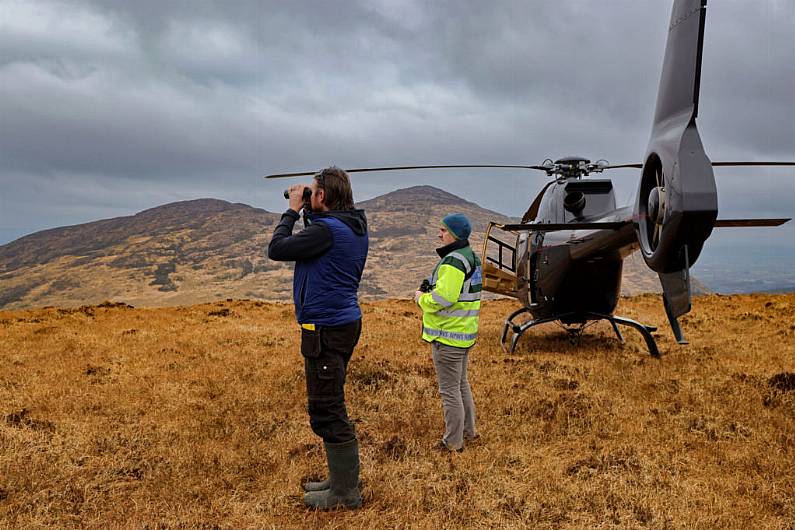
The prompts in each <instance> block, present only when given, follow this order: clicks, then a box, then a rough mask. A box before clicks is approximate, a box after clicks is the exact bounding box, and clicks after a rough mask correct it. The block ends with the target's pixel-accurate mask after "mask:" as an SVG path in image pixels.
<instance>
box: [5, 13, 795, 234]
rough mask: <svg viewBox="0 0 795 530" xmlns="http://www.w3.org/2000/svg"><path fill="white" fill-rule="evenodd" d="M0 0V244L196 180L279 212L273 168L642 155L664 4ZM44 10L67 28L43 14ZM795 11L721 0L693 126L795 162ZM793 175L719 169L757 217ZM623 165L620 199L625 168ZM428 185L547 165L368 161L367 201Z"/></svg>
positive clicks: (361, 194)
mask: <svg viewBox="0 0 795 530" xmlns="http://www.w3.org/2000/svg"><path fill="white" fill-rule="evenodd" d="M0 10H2V11H3V13H4V18H3V21H0V117H2V122H1V123H0V157H2V160H3V167H2V169H0V184H2V187H3V190H4V193H3V195H2V198H0V207H1V209H0V216H1V217H2V219H1V220H2V226H3V228H2V230H1V231H0V232H1V233H0V242H4V241H7V240H9V239H12V238H14V237H18V236H21V235H23V234H24V233H27V232H30V231H33V230H37V229H40V228H42V224H41V220H42V219H49V220H51V221H52V222H53V223H55V224H68V223H73V222H82V221H89V220H93V219H95V218H97V217H98V216H104V215H108V214H113V215H121V214H123V213H133V212H135V211H137V210H140V209H143V208H146V207H151V206H155V205H157V204H162V203H165V202H169V201H173V200H180V199H187V198H195V197H197V196H214V197H217V198H222V199H227V200H233V201H241V202H248V203H250V204H254V205H255V206H261V207H265V208H267V209H269V210H279V209H280V208H282V207H283V202H282V201H281V199H280V197H279V196H280V194H279V191H280V189H281V188H282V187H283V186H284V183H283V182H275V183H274V182H268V183H266V182H263V181H262V179H261V175H262V174H264V173H268V172H277V171H288V170H302V169H315V168H320V167H323V166H326V165H328V164H330V163H336V164H338V165H341V166H345V167H355V166H359V167H361V166H367V165H402V164H409V163H418V164H420V163H538V162H540V161H541V160H543V159H544V158H546V157H552V158H557V157H559V156H566V155H571V154H580V155H584V156H589V157H593V158H607V159H609V160H611V161H612V162H633V161H638V160H639V159H640V157H641V156H642V155H643V152H644V150H645V146H646V143H647V141H648V135H649V127H650V124H651V118H652V113H653V110H654V98H655V94H656V90H657V83H658V79H659V70H660V65H661V62H662V53H663V49H664V45H665V42H664V41H665V33H666V27H667V23H668V18H669V16H670V15H669V13H670V4H669V3H668V2H660V1H658V0H645V1H637V0H615V1H612V2H581V1H567V2H564V1H555V2H553V1H537V2H525V1H518V0H517V1H508V0H505V1H499V2H494V3H484V2H480V1H475V0H470V1H466V2H461V1H452V0H448V1H441V2H424V1H408V0H407V1H405V2H392V1H388V0H382V1H368V2H365V1H362V2H326V1H321V0H316V1H311V2H309V1H308V2H282V1H272V2H257V1H236V2H211V1H194V0H191V1H187V0H184V1H171V2H161V1H153V0H140V1H136V2H129V1H122V0H102V1H100V0H96V1H94V0H91V1H88V0H86V1H81V2H78V1H75V2H56V1H52V2H45V1H34V2H21V1H10V0H0ZM31 13H36V16H38V17H39V20H38V21H37V20H36V19H35V17H34V18H33V19H32V18H31V16H32V15H31ZM48 21H57V22H58V24H56V27H57V30H56V31H52V32H47V31H44V30H42V29H41V28H42V27H44V26H43V24H45V23H47V22H48ZM793 22H795V6H793V5H792V4H791V3H788V2H776V1H773V0H770V1H767V2H754V3H739V2H732V3H725V2H721V3H717V2H712V3H710V5H709V13H708V16H707V28H706V47H705V54H704V70H703V77H702V102H701V109H700V110H701V113H700V118H699V126H700V129H701V131H702V136H703V138H704V143H705V146H706V148H707V152H708V154H710V155H711V156H712V157H713V158H714V159H723V160H726V159H735V158H752V159H772V158H790V159H791V158H795V153H793V145H795V129H793V127H794V125H793V124H795V109H794V108H793V99H792V93H793V88H795V86H793V85H794V84H795V70H793V69H792V68H791V66H790V65H791V58H792V57H793V56H794V55H795V43H793V39H791V37H790V36H789V33H790V32H791V28H792V26H793ZM781 174H782V172H781V171H778V172H776V171H770V172H766V173H758V172H757V173H754V175H762V177H763V178H762V177H760V178H761V179H762V180H751V179H749V178H748V177H747V176H748V175H750V173H749V172H745V173H742V176H737V177H733V176H731V175H735V173H731V174H730V176H729V177H724V176H719V189H720V192H721V207H722V208H723V207H724V205H725V206H726V208H727V211H729V212H730V211H736V210H737V209H745V208H746V207H747V203H745V202H743V200H744V199H742V197H752V198H753V201H754V208H755V209H756V211H757V213H759V212H760V211H762V212H764V211H776V212H785V213H786V212H787V211H791V208H790V207H789V203H791V202H792V197H793V193H792V192H793V191H795V182H793V181H792V179H791V178H790V179H787V178H780V175H781ZM721 178H723V180H720V179H721ZM615 179H616V182H617V186H618V188H619V191H620V196H621V197H624V198H625V199H626V200H629V198H630V197H631V196H632V194H633V193H634V188H635V177H634V175H633V174H632V173H629V172H627V173H621V174H616V175H615ZM428 182H431V183H434V184H437V185H439V186H441V187H446V188H447V189H449V190H451V191H453V192H456V193H459V194H461V195H463V196H464V197H465V198H468V199H470V200H475V201H476V202H478V203H480V204H482V205H483V206H486V207H489V208H492V209H495V210H499V211H503V212H505V213H508V214H512V215H517V214H520V213H521V212H523V211H524V209H525V208H526V206H527V203H528V201H529V200H530V199H531V198H532V196H533V195H534V193H535V190H537V189H538V188H539V187H540V185H541V184H542V183H543V176H539V175H530V176H528V175H527V174H524V173H522V172H505V173H495V172H486V173H485V174H484V173H476V172H461V173H456V174H454V175H450V174H441V173H432V174H431V173H423V172H418V173H412V174H409V173H405V174H390V175H378V174H372V175H367V176H364V175H360V176H357V177H356V178H355V186H356V193H357V199H359V200H361V199H366V198H369V197H371V196H374V195H378V194H380V193H385V192H388V191H390V190H392V189H396V188H398V187H402V186H405V185H412V184H419V183H428ZM756 182H764V185H765V186H767V185H770V184H769V183H771V182H772V183H773V185H774V187H775V190H776V191H775V192H774V193H769V194H768V193H762V192H757V191H756V189H755V188H754V186H755V185H756V184H755V183H756ZM30 183H35V185H33V184H30ZM484 183H486V184H485V185H484ZM749 186H750V187H751V189H750V190H749ZM31 189H36V190H39V191H38V192H37V193H32V192H31ZM75 189H82V190H86V191H85V193H83V194H80V193H73V190H75ZM785 198H786V199H785ZM20 204H25V207H24V208H22V207H20V206H19V205H20ZM758 216H761V214H760V215H758Z"/></svg>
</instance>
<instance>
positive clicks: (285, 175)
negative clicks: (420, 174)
mask: <svg viewBox="0 0 795 530" xmlns="http://www.w3.org/2000/svg"><path fill="white" fill-rule="evenodd" d="M467 168H500V169H537V170H540V171H546V170H547V169H548V168H547V167H544V166H519V165H495V164H471V165H435V166H392V167H362V168H355V169H346V170H345V171H346V172H348V173H362V172H369V171H403V170H411V169H467ZM315 173H317V171H301V172H298V173H276V174H273V175H266V176H265V178H266V179H277V178H288V177H304V176H309V175H314V174H315Z"/></svg>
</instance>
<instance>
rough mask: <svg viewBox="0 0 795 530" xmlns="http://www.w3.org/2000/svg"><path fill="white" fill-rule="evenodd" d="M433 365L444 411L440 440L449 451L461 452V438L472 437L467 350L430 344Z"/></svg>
mask: <svg viewBox="0 0 795 530" xmlns="http://www.w3.org/2000/svg"><path fill="white" fill-rule="evenodd" d="M431 351H432V353H433V365H434V367H435V368H436V380H437V382H438V383H439V394H440V395H441V397H442V408H443V409H444V438H442V440H443V441H444V443H445V444H446V445H447V447H448V448H449V449H451V450H457V449H461V448H462V447H463V446H464V438H474V437H475V435H476V431H475V402H474V400H473V399H472V390H471V389H470V387H469V381H467V360H468V358H469V355H468V353H469V350H468V349H467V348H456V347H455V346H448V345H446V344H442V343H440V342H438V341H434V342H432V343H431Z"/></svg>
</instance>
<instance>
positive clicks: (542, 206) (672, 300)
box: [265, 0, 795, 357]
mask: <svg viewBox="0 0 795 530" xmlns="http://www.w3.org/2000/svg"><path fill="white" fill-rule="evenodd" d="M706 4H707V1H706V0H674V3H673V7H672V11H671V19H670V24H669V29H668V38H667V43H666V48H665V55H664V59H663V67H662V73H661V76H660V84H659V88H658V92H657V101H656V108H655V113H654V119H653V124H652V130H651V136H650V140H649V143H648V146H647V148H646V152H645V155H644V157H643V162H639V163H629V164H617V165H610V164H609V163H608V162H607V161H605V160H597V161H596V162H591V161H590V160H589V159H587V158H583V157H578V156H569V157H564V158H560V159H558V160H555V161H553V160H551V159H547V160H545V161H544V162H543V163H542V164H540V165H487V164H480V165H425V166H392V167H371V168H356V169H348V170H346V171H348V172H349V173H355V172H370V171H396V170H419V169H450V168H517V169H527V170H535V171H543V172H545V173H546V174H547V175H548V176H549V177H551V178H552V180H551V181H550V182H549V183H547V184H546V185H545V186H544V187H543V189H542V190H541V191H540V192H539V193H538V195H537V196H536V198H535V199H534V200H533V202H532V203H531V204H530V206H529V208H528V209H527V211H526V212H525V214H524V215H523V216H522V218H521V222H520V223H516V224H498V223H489V225H488V227H487V229H486V233H485V237H484V242H483V251H482V259H481V261H482V264H483V265H482V266H483V289H484V290H486V291H490V292H493V293H497V294H501V295H506V296H509V297H513V298H516V299H517V300H518V301H519V302H521V304H522V305H521V307H520V308H519V309H517V310H516V311H514V312H512V313H511V314H510V315H508V317H507V318H506V320H505V323H504V326H503V330H502V334H501V338H500V343H501V345H502V347H503V349H504V350H506V351H510V352H513V351H514V350H515V348H516V344H517V342H518V340H519V338H520V337H521V336H522V335H523V334H524V333H525V332H526V331H527V330H528V329H530V328H532V327H535V326H538V325H540V324H545V323H551V322H558V323H560V324H561V325H562V326H563V327H564V329H566V331H567V332H568V334H569V337H570V338H571V339H572V340H573V341H577V340H579V337H580V336H581V334H582V333H583V331H584V330H585V329H586V328H587V327H588V326H589V325H590V324H592V323H593V322H596V321H607V322H609V323H610V324H611V326H612V329H613V331H614V332H615V334H616V336H617V337H618V339H619V340H620V341H621V342H624V338H623V336H622V334H621V331H620V330H619V326H626V327H630V328H633V329H635V330H637V331H638V332H639V333H640V334H641V335H642V336H643V338H644V340H645V343H646V346H647V348H648V351H649V353H650V354H651V355H652V356H654V357H659V355H660V352H659V348H658V347H657V344H656V341H655V339H654V336H653V335H652V333H653V332H654V331H656V328H655V327H653V326H649V325H644V324H641V323H639V322H636V321H634V320H632V319H629V318H625V317H621V316H618V315H615V309H616V306H617V303H618V299H619V293H620V290H621V278H622V268H623V261H624V259H625V258H626V257H627V256H629V255H630V254H632V253H633V252H636V251H640V253H641V255H642V257H643V260H644V261H645V263H646V265H647V266H648V267H649V268H650V269H651V270H653V271H654V272H656V273H657V275H658V277H659V279H660V284H661V286H662V301H663V307H664V309H665V313H666V315H667V318H668V321H669V324H670V327H671V329H672V332H673V335H674V337H675V339H676V341H677V343H679V344H687V339H686V338H685V336H684V332H683V330H682V327H681V325H680V323H679V317H681V316H682V315H684V314H686V313H688V312H689V311H690V310H691V308H692V303H691V281H690V267H692V266H693V264H694V263H695V262H696V260H697V259H698V257H699V255H700V253H701V250H702V248H703V246H704V243H705V241H706V240H707V239H708V238H709V236H710V235H711V233H712V230H713V228H724V227H727V228H728V227H772V226H780V225H782V224H784V223H786V222H788V221H789V220H790V219H718V218H717V215H718V200H717V187H716V183H715V176H714V171H713V167H732V166H795V162H751V161H737V162H723V161H711V160H710V159H709V158H708V156H707V154H706V152H705V150H704V146H703V144H702V141H701V137H700V135H699V131H698V127H697V125H696V117H697V116H698V106H699V92H700V90H699V89H700V78H701V60H702V51H703V44H704V28H705V17H706ZM617 169H635V170H639V172H640V174H639V180H638V188H637V192H636V195H635V200H634V201H633V204H630V205H627V206H622V207H617V206H616V197H615V191H614V189H613V183H612V181H611V180H610V179H603V178H587V177H590V176H591V175H592V174H597V173H602V172H604V171H606V170H617ZM314 173H315V172H299V173H281V174H273V175H268V176H266V177H265V178H284V177H297V176H306V175H313V174H314ZM498 233H502V235H503V237H498V236H497V234H498ZM506 234H507V235H508V237H504V235H506ZM528 315H529V316H530V318H529V319H527V318H526V316H528Z"/></svg>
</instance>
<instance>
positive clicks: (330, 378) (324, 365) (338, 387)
mask: <svg viewBox="0 0 795 530" xmlns="http://www.w3.org/2000/svg"><path fill="white" fill-rule="evenodd" d="M342 381H343V380H342V378H341V375H340V362H339V360H338V359H336V358H334V357H329V356H325V355H324V356H323V357H321V358H319V359H308V360H307V361H306V384H307V391H308V393H309V398H310V400H312V399H328V398H333V397H336V396H339V395H341V394H342Z"/></svg>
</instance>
